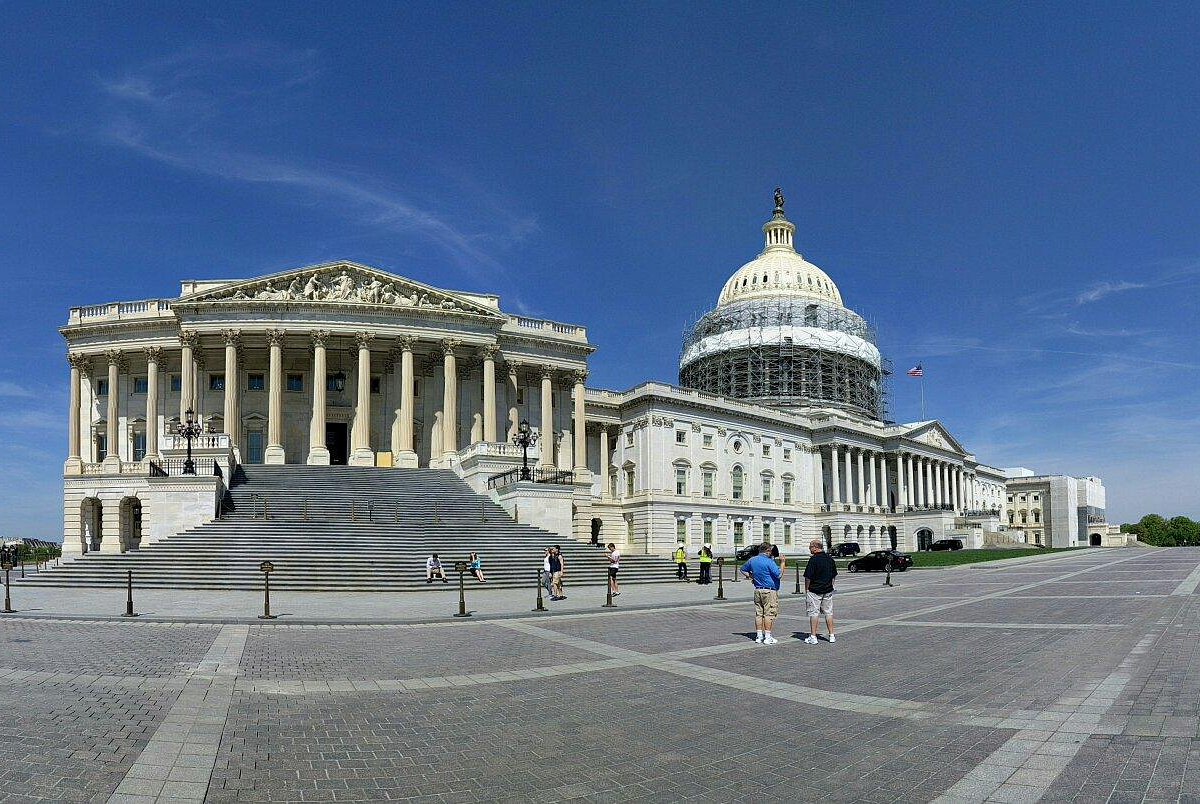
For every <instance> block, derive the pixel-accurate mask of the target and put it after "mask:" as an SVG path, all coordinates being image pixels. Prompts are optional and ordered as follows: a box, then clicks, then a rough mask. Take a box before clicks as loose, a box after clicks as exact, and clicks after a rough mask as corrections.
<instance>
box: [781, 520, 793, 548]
mask: <svg viewBox="0 0 1200 804" xmlns="http://www.w3.org/2000/svg"><path fill="white" fill-rule="evenodd" d="M783 543H784V544H785V545H790V544H791V543H792V523H791V522H784V523H783Z"/></svg>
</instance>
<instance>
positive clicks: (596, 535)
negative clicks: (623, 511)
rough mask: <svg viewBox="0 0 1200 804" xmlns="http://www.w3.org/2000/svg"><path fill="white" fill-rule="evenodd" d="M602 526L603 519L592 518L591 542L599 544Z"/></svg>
mask: <svg viewBox="0 0 1200 804" xmlns="http://www.w3.org/2000/svg"><path fill="white" fill-rule="evenodd" d="M602 527H604V520H602V519H599V518H595V519H593V520H592V544H600V528H602Z"/></svg>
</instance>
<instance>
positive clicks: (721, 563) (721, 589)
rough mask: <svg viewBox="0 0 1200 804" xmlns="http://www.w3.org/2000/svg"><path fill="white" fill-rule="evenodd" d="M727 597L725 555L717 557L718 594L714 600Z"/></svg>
mask: <svg viewBox="0 0 1200 804" xmlns="http://www.w3.org/2000/svg"><path fill="white" fill-rule="evenodd" d="M724 599H725V557H724V556H721V557H720V558H718V559H717V596H716V597H714V598H713V600H724Z"/></svg>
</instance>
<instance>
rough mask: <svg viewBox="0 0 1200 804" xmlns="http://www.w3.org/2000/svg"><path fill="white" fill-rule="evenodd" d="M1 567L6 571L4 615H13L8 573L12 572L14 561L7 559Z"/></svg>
mask: <svg viewBox="0 0 1200 804" xmlns="http://www.w3.org/2000/svg"><path fill="white" fill-rule="evenodd" d="M0 567H3V569H4V613H5V614H13V613H14V609H13V607H12V597H11V596H10V595H9V593H8V573H9V572H11V571H12V561H11V560H9V559H7V558H6V559H5V560H4V563H3V564H0Z"/></svg>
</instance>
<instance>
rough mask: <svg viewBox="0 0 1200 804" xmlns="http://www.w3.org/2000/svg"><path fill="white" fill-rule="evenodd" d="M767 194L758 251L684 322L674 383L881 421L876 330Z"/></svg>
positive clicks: (882, 371)
mask: <svg viewBox="0 0 1200 804" xmlns="http://www.w3.org/2000/svg"><path fill="white" fill-rule="evenodd" d="M783 205H784V199H783V194H782V193H781V192H780V191H779V190H778V189H777V190H776V191H775V211H774V214H773V215H772V216H771V219H770V220H769V221H767V222H766V224H764V225H763V233H764V234H765V235H766V244H765V247H764V248H763V251H762V253H761V254H759V255H758V256H757V257H756V258H755V259H753V260H751V261H750V262H748V263H746V264H745V265H743V266H742V267H741V268H739V269H738V270H737V271H736V272H735V273H734V274H733V276H731V277H730V278H729V281H727V282H726V283H725V286H724V287H723V288H722V289H721V295H720V297H719V298H718V299H717V306H716V308H715V309H714V310H712V311H710V312H708V313H707V314H705V315H704V316H703V317H702V318H701V319H700V320H699V321H697V322H696V323H695V325H693V326H692V328H691V330H690V331H689V332H688V333H687V336H686V337H685V339H684V344H683V353H682V354H681V355H680V358H679V384H680V385H682V386H684V387H686V388H696V389H698V390H701V391H707V392H709V393H713V394H719V395H721V396H727V397H731V398H734V399H745V400H748V401H753V402H757V403H759V404H763V405H767V406H770V407H778V408H783V409H789V410H799V409H802V408H806V407H832V408H838V409H842V410H845V411H847V412H850V413H853V414H855V415H859V416H864V417H867V418H870V419H877V420H882V419H883V418H884V415H885V410H884V404H883V390H884V387H883V383H884V378H885V376H887V374H888V373H889V372H888V368H887V363H886V361H885V360H884V359H883V357H882V356H881V355H880V353H879V349H878V347H877V346H876V345H875V333H874V332H873V331H872V329H871V327H870V326H869V325H868V324H867V322H866V321H864V320H863V318H862V317H861V316H859V315H858V314H857V313H855V312H854V311H853V310H850V309H848V308H847V307H846V306H845V305H844V304H843V303H842V294H841V292H840V291H839V290H838V288H837V285H836V284H834V282H833V280H832V279H830V278H829V276H828V275H827V274H826V273H825V272H824V271H822V270H821V269H820V268H818V267H817V266H815V265H813V264H812V263H810V262H808V261H807V260H805V259H804V257H802V256H801V255H800V254H798V253H797V252H796V248H795V245H794V240H793V238H794V236H795V233H796V227H795V225H794V224H793V223H792V222H791V221H789V220H788V219H787V217H786V216H785V215H784V211H783Z"/></svg>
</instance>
